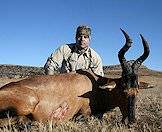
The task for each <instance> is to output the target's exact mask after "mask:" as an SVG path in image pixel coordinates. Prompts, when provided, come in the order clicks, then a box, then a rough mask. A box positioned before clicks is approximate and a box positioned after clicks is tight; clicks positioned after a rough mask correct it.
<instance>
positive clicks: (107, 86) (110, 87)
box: [100, 80, 116, 91]
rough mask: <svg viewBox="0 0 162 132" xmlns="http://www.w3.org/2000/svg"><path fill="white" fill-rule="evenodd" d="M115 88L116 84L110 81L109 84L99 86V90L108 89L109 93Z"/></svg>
mask: <svg viewBox="0 0 162 132" xmlns="http://www.w3.org/2000/svg"><path fill="white" fill-rule="evenodd" d="M115 87H116V82H115V81H113V80H111V81H110V82H109V83H106V84H105V85H103V86H100V88H101V89H108V90H109V91H111V90H112V89H114V88H115Z"/></svg>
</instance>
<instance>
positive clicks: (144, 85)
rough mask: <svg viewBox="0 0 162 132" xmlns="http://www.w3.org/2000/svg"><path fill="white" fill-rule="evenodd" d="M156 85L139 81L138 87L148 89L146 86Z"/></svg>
mask: <svg viewBox="0 0 162 132" xmlns="http://www.w3.org/2000/svg"><path fill="white" fill-rule="evenodd" d="M155 86H156V85H155V84H151V83H147V82H139V89H148V88H154V87H155Z"/></svg>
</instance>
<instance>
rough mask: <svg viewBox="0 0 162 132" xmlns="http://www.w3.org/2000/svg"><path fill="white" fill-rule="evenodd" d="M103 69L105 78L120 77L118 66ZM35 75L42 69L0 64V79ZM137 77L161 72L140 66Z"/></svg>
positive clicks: (42, 72) (42, 71)
mask: <svg viewBox="0 0 162 132" xmlns="http://www.w3.org/2000/svg"><path fill="white" fill-rule="evenodd" d="M129 63H133V61H129ZM103 69H104V73H105V75H106V76H113V77H119V76H120V75H121V66H120V65H110V66H104V67H103ZM35 75H44V69H43V67H34V66H22V65H8V64H0V77H7V78H23V77H29V76H35ZM139 75H156V76H157V75H160V76H161V75H162V72H157V71H153V70H150V69H148V68H147V67H146V66H144V65H141V67H140V70H139Z"/></svg>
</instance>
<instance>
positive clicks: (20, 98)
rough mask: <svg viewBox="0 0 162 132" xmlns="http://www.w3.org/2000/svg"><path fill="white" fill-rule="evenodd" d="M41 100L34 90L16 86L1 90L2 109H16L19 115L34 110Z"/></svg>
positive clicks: (0, 104) (0, 103)
mask: <svg viewBox="0 0 162 132" xmlns="http://www.w3.org/2000/svg"><path fill="white" fill-rule="evenodd" d="M38 102H39V100H38V98H37V95H36V94H35V93H34V91H33V90H31V89H29V88H27V87H15V88H9V89H3V90H1V91H0V111H4V110H14V111H15V112H16V114H17V115H20V116H26V115H29V114H31V113H32V112H33V111H34V108H35V106H36V104H37V103H38Z"/></svg>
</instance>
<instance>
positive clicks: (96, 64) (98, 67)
mask: <svg viewBox="0 0 162 132" xmlns="http://www.w3.org/2000/svg"><path fill="white" fill-rule="evenodd" d="M91 61H92V64H91V66H92V67H91V69H92V71H93V72H94V73H95V74H97V75H100V76H104V72H103V65H102V59H101V57H100V56H99V54H98V53H96V52H95V51H94V50H93V49H91Z"/></svg>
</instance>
